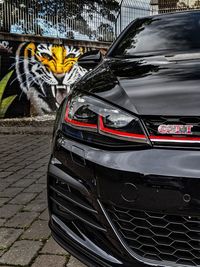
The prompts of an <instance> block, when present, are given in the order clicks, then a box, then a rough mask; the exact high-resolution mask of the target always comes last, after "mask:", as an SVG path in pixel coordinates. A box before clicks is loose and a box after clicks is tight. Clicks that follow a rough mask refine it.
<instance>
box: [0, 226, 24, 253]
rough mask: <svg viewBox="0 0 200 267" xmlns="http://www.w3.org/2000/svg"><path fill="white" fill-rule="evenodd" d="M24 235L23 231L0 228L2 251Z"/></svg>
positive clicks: (0, 247) (0, 246)
mask: <svg viewBox="0 0 200 267" xmlns="http://www.w3.org/2000/svg"><path fill="white" fill-rule="evenodd" d="M21 234H22V230H21V229H14V228H0V249H6V248H8V247H10V245H12V243H13V242H14V241H15V240H17V238H18V237H19V236H20V235H21Z"/></svg>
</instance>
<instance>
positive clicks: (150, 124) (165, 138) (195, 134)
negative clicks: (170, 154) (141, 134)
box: [143, 116, 200, 147]
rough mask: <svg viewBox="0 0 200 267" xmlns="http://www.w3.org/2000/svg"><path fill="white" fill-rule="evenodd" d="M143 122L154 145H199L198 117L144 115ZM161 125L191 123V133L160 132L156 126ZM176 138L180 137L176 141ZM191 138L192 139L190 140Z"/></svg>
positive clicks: (199, 128) (199, 123)
mask: <svg viewBox="0 0 200 267" xmlns="http://www.w3.org/2000/svg"><path fill="white" fill-rule="evenodd" d="M143 122H144V124H145V125H146V128H147V131H148V133H149V136H150V139H151V141H152V143H153V144H155V145H158V144H159V145H167V146H168V145H170V146H182V145H183V144H184V146H189V147H196V146H198V147H199V146H200V117H167V116H166V117H165V116H145V117H143ZM161 125H181V126H183V125H185V126H187V125H188V126H190V125H192V126H193V127H192V133H191V134H179V135H178V134H160V133H159V132H158V127H159V126H161ZM177 138H181V139H179V140H178V142H177ZM191 139H192V140H191Z"/></svg>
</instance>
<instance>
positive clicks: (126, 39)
mask: <svg viewBox="0 0 200 267" xmlns="http://www.w3.org/2000/svg"><path fill="white" fill-rule="evenodd" d="M196 49H200V12H191V13H190V12H185V13H177V14H173V15H172V14H170V15H166V16H154V17H148V18H143V19H138V20H136V21H135V22H134V23H133V24H132V25H131V26H130V27H129V28H128V29H127V31H125V33H124V34H123V36H122V38H121V39H120V41H119V42H118V43H117V44H116V46H115V48H114V49H113V50H112V51H111V53H110V55H109V56H112V57H134V56H138V55H141V54H158V53H162V52H164V51H167V52H169V53H170V51H173V52H181V51H186V52H189V51H191V50H196Z"/></svg>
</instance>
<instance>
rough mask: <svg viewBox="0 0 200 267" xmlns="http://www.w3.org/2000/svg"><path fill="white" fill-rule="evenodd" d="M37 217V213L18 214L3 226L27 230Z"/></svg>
mask: <svg viewBox="0 0 200 267" xmlns="http://www.w3.org/2000/svg"><path fill="white" fill-rule="evenodd" d="M38 216H39V214H38V213H37V212H26V211H25V212H19V213H17V214H16V215H15V216H14V217H12V218H11V219H10V220H8V221H7V222H6V224H5V226H7V227H19V228H27V227H29V226H30V224H31V223H32V222H33V221H34V220H35V219H36V218H37V217H38Z"/></svg>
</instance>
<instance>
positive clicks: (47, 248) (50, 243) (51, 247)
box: [41, 237, 69, 257]
mask: <svg viewBox="0 0 200 267" xmlns="http://www.w3.org/2000/svg"><path fill="white" fill-rule="evenodd" d="M41 253H42V254H55V255H65V256H68V257H69V253H68V252H67V251H65V250H64V249H63V248H62V247H61V246H59V245H58V244H57V243H56V241H55V240H54V239H53V238H52V237H51V238H50V239H49V240H47V242H46V244H45V245H44V247H43V249H42V251H41Z"/></svg>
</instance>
